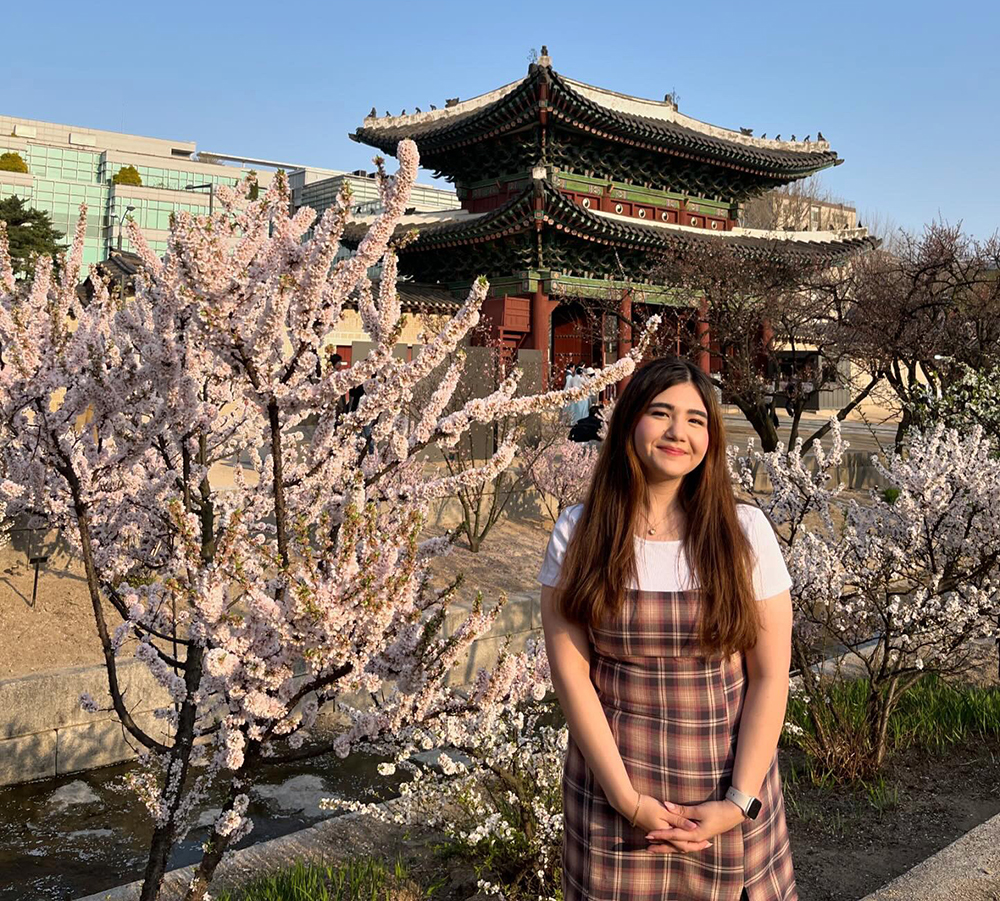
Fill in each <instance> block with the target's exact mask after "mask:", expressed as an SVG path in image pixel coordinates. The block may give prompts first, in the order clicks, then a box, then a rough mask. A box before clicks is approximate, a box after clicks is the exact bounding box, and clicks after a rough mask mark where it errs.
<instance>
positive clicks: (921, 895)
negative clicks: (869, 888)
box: [862, 814, 1000, 901]
mask: <svg viewBox="0 0 1000 901" xmlns="http://www.w3.org/2000/svg"><path fill="white" fill-rule="evenodd" d="M862 901H1000V814H997V815H996V816H995V817H993V818H992V819H989V820H987V821H986V822H985V823H981V824H980V825H978V826H976V828H975V829H970V830H969V831H968V832H966V833H965V835H963V836H962V837H961V838H959V839H956V840H955V841H953V842H952V843H951V844H950V845H946V846H945V847H944V848H942V849H941V850H940V851H938V852H937V854H934V855H932V856H931V857H928V858H927V859H926V860H922V861H921V862H920V863H918V864H917V865H916V866H915V867H913V869H911V870H907V872H905V873H903V875H902V876H897V877H896V878H895V879H893V880H892V882H889V883H886V884H885V885H883V886H882V888H880V889H876V890H875V891H874V892H872V893H871V894H870V895H866V896H865V897H864V898H863V899H862Z"/></svg>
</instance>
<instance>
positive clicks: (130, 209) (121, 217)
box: [118, 205, 135, 250]
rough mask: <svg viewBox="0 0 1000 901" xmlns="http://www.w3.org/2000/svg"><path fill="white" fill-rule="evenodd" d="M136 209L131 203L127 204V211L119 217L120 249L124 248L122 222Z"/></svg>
mask: <svg viewBox="0 0 1000 901" xmlns="http://www.w3.org/2000/svg"><path fill="white" fill-rule="evenodd" d="M134 209H135V207H134V206H131V205H130V206H127V207H125V212H124V213H122V214H121V216H119V217H118V249H119V250H121V249H122V223H123V222H124V221H125V219H126V217H127V216H128V214H129V213H131V212H132V210H134Z"/></svg>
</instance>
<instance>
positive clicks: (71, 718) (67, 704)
mask: <svg viewBox="0 0 1000 901" xmlns="http://www.w3.org/2000/svg"><path fill="white" fill-rule="evenodd" d="M470 606H471V601H466V600H463V601H456V602H454V603H453V604H452V606H451V608H450V609H449V613H448V616H447V617H446V619H445V621H444V623H443V625H442V635H444V636H445V637H447V636H449V635H451V634H453V633H454V631H455V629H457V628H458V626H459V625H460V624H461V623H462V622H464V620H465V619H466V617H467V616H468V614H469V609H470ZM507 634H510V636H511V649H512V650H513V651H520V650H523V649H524V646H525V642H526V641H527V639H528V638H530V637H532V636H534V637H536V638H537V639H538V640H542V620H541V608H540V603H539V592H538V591H537V590H535V591H528V592H522V593H519V594H517V595H512V596H511V597H510V598H509V599H508V601H507V604H506V605H505V606H504V608H503V610H502V611H501V612H500V615H499V617H498V618H497V621H496V623H494V626H493V629H492V630H491V631H490V632H488V633H487V634H485V635H483V636H482V637H481V638H479V639H478V640H476V641H475V642H473V644H472V646H471V647H470V649H469V654H468V656H467V657H466V659H465V661H464V663H462V664H458V665H456V666H455V668H454V669H453V670H452V671H451V674H450V677H449V680H448V684H449V685H454V686H460V685H466V684H469V683H470V682H471V681H472V680H473V678H474V677H475V675H476V673H477V672H478V671H479V670H480V669H482V668H484V667H485V668H490V667H492V666H493V665H494V663H495V662H496V659H497V655H498V654H499V652H500V649H501V647H502V646H503V642H504V640H505V636H506V635H507ZM118 670H119V680H120V685H121V688H122V693H123V695H124V698H125V704H126V706H127V707H128V709H129V710H130V711H131V713H132V716H133V718H134V719H135V721H136V722H137V723H138V724H139V726H140V727H141V728H143V729H145V730H146V731H147V732H149V733H150V734H152V735H153V736H154V737H156V738H161V739H166V738H168V735H167V734H166V730H165V728H164V724H163V722H162V721H160V720H157V719H156V717H154V716H153V710H155V709H156V708H157V707H166V706H168V705H169V703H170V701H169V698H168V696H167V694H166V692H165V691H164V690H163V689H162V688H161V687H160V686H159V685H157V684H156V682H155V681H154V680H153V678H152V677H151V676H150V675H149V671H148V670H147V669H146V667H145V666H144V665H142V664H141V663H139V662H138V661H137V660H133V659H126V660H121V661H119V664H118ZM83 692H89V693H90V695H91V696H92V697H93V698H94V700H95V701H96V702H97V704H98V706H100V707H110V706H111V697H110V695H109V694H108V681H107V674H106V672H105V669H104V667H103V666H78V667H72V668H69V669H61V670H53V671H51V672H47V673H38V674H35V675H32V676H24V677H21V678H18V679H5V680H2V681H0V785H14V784H17V783H19V782H30V781H32V780H35V779H47V778H50V777H52V776H60V775H63V774H65V773H73V772H78V771H80V770H88V769H93V768H94V767H99V766H107V765H109V764H113V763H121V762H123V761H126V760H130V759H132V758H133V757H134V756H135V755H136V753H137V751H138V745H137V743H136V742H135V740H134V739H132V738H131V737H130V736H128V735H127V733H125V731H124V729H123V728H122V726H121V724H120V723H119V722H118V718H117V716H116V715H115V714H114V713H113V712H110V713H98V714H88V713H86V712H84V711H83V710H82V709H81V708H80V702H79V698H80V695H81V694H82V693H83ZM344 700H346V701H348V702H349V703H352V704H354V705H355V706H358V707H365V706H367V705H368V704H370V698H369V697H368V696H359V695H345V696H344ZM323 722H325V723H326V724H327V725H329V726H333V725H334V724H335V720H334V718H332V717H328V718H326V719H325V720H324V721H323Z"/></svg>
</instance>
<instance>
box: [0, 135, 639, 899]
mask: <svg viewBox="0 0 1000 901" xmlns="http://www.w3.org/2000/svg"><path fill="white" fill-rule="evenodd" d="M397 156H398V159H399V163H400V168H399V171H398V173H397V174H396V175H395V176H393V177H388V176H385V175H384V174H381V175H380V177H379V179H378V181H379V189H380V192H381V197H382V202H383V208H384V212H383V213H381V214H380V215H379V216H378V217H377V219H376V220H375V222H374V223H373V224H372V225H371V228H370V230H369V231H368V233H367V235H366V237H365V238H364V239H363V240H362V241H361V243H360V245H359V247H358V249H357V251H356V253H355V254H354V255H353V256H352V257H350V258H348V259H345V260H337V250H338V247H339V238H340V235H341V233H342V231H343V229H344V226H345V224H346V223H347V221H348V218H349V210H350V205H349V197H348V196H347V195H346V194H345V195H343V196H342V197H341V198H340V200H339V202H338V203H336V204H335V205H334V206H332V207H331V208H330V209H329V210H327V211H326V212H325V213H324V214H323V215H322V216H321V217H320V218H319V219H318V221H317V218H316V215H315V213H314V212H313V211H312V210H309V209H300V210H298V211H296V212H295V213H294V214H293V213H292V212H291V210H290V203H289V189H288V183H287V181H286V180H285V179H284V178H283V177H282V176H281V175H280V174H279V176H277V177H276V178H275V179H274V182H273V183H272V185H271V186H270V187H269V188H268V190H267V191H266V192H265V191H260V192H259V196H256V192H254V191H253V188H254V185H253V184H251V183H247V184H244V185H243V186H242V188H241V189H240V190H239V191H237V190H231V189H227V188H220V189H218V191H217V193H216V198H217V201H218V203H217V207H218V208H217V209H216V210H215V211H214V213H213V214H212V215H211V216H194V215H192V214H189V213H180V214H178V215H177V217H176V219H175V221H174V223H173V226H172V228H171V232H170V236H169V240H168V251H167V253H166V255H165V256H164V257H163V258H162V259H160V258H158V257H157V256H156V255H155V254H154V253H153V252H152V251H151V249H150V247H149V245H148V244H147V242H146V240H145V238H144V237H143V235H142V232H141V230H140V229H139V228H138V227H137V226H136V224H135V223H129V238H130V240H131V242H132V245H133V246H134V247H135V248H136V249H137V252H138V253H139V256H140V257H141V259H142V269H141V272H140V273H139V275H138V276H137V278H136V290H135V297H134V299H127V300H124V299H121V298H118V297H114V296H112V295H111V294H110V293H109V291H108V289H107V285H106V284H104V283H103V282H102V281H101V279H100V277H99V275H98V274H97V273H96V272H93V271H92V273H91V276H92V278H93V279H94V282H95V284H96V291H95V294H94V297H93V299H92V301H91V302H90V303H89V304H87V305H86V306H84V305H83V303H82V302H81V300H80V299H79V297H78V295H77V292H76V286H77V284H78V282H79V280H80V275H81V260H82V252H83V239H84V234H85V228H86V215H85V214H86V210H85V208H81V216H80V220H79V224H78V226H77V230H76V234H75V237H74V240H73V243H72V247H71V249H70V251H69V253H68V254H67V256H66V257H65V259H64V260H62V265H61V266H60V268H59V275H58V277H56V276H54V275H53V272H52V267H51V265H50V261H49V260H47V259H43V260H41V261H39V265H38V267H37V268H36V272H35V276H34V279H33V280H31V281H30V282H27V283H19V284H16V283H15V280H14V277H13V273H12V271H11V267H10V263H9V256H8V255H7V254H6V250H5V248H4V242H3V240H0V248H4V249H2V250H0V427H2V428H3V430H4V434H3V440H2V442H0V465H2V475H3V482H2V483H0V491H2V495H3V498H4V499H5V501H6V502H7V503H8V504H9V505H10V507H11V511H12V512H17V511H26V512H30V513H32V514H34V515H38V516H43V517H44V518H45V519H46V520H47V522H48V523H49V525H50V526H53V527H58V528H60V529H62V531H63V533H64V535H65V536H66V538H67V539H68V540H69V541H71V542H72V544H73V546H74V549H75V551H76V553H77V554H78V555H79V556H80V558H81V559H82V561H83V565H84V569H85V573H86V581H87V586H88V589H89V594H90V599H91V602H92V605H93V611H94V619H95V624H96V628H97V632H98V634H99V636H100V640H101V646H102V648H103V654H104V663H105V666H106V668H107V674H108V689H109V694H110V698H111V703H112V706H113V709H114V712H115V713H116V714H117V716H118V718H119V719H120V720H121V723H122V725H123V727H124V729H125V731H126V733H127V735H128V736H129V737H130V738H131V740H133V741H134V742H135V743H136V744H137V745H138V746H141V747H142V749H143V752H144V753H143V756H142V757H141V758H140V759H141V761H142V767H141V769H140V770H139V772H138V773H137V774H136V775H134V777H133V779H132V783H133V785H134V787H135V788H136V790H137V791H138V792H139V795H140V797H141V798H142V800H143V801H144V802H145V804H146V807H147V808H148V810H149V812H150V815H151V816H152V818H153V821H154V825H155V828H154V833H153V838H152V842H151V846H150V852H149V858H148V862H147V865H146V869H145V874H144V882H143V888H142V893H141V898H142V899H143V901H152V899H154V898H156V896H157V894H158V891H159V888H160V886H161V883H162V879H163V876H164V872H165V869H166V865H167V860H168V857H169V853H170V850H171V848H172V847H173V846H174V844H175V843H176V842H177V841H179V840H180V839H181V838H182V837H183V836H184V835H185V834H186V832H187V831H188V829H189V828H190V827H191V825H192V822H193V820H194V819H195V814H196V810H197V805H198V804H199V801H200V800H201V799H203V798H204V796H205V792H206V790H207V789H208V788H209V786H211V785H213V784H220V785H221V786H222V787H223V788H224V789H225V791H226V801H225V804H224V807H223V810H222V813H221V815H220V816H219V818H218V819H217V820H216V822H215V824H214V827H213V828H212V832H211V835H210V838H209V840H208V842H207V843H206V845H205V853H204V856H203V858H202V860H201V862H200V864H199V866H198V868H197V872H196V875H195V877H194V879H193V881H192V883H191V885H190V887H189V889H188V891H187V895H186V898H187V899H189V901H201V899H203V898H205V897H206V892H207V888H208V886H209V884H210V882H211V880H212V876H213V873H214V872H215V869H216V867H217V866H218V864H219V861H220V860H221V859H222V857H223V855H224V854H225V853H226V851H227V850H228V849H229V848H230V847H231V846H232V845H233V844H234V843H235V842H237V841H238V840H239V839H240V838H242V837H243V836H244V835H246V834H247V832H248V831H249V830H250V829H251V827H252V824H251V822H250V820H249V819H248V817H247V815H246V810H247V804H248V793H249V791H250V789H251V787H252V785H253V783H254V780H255V778H256V774H257V770H258V768H259V767H260V766H261V765H262V763H263V762H265V761H270V762H275V761H282V760H285V761H289V760H301V759H303V758H304V757H308V756H312V755H317V754H320V753H327V752H330V751H332V752H335V753H336V754H337V755H339V756H340V757H347V756H348V755H350V754H351V753H354V752H357V751H366V750H370V749H372V748H378V747H381V746H382V743H384V742H391V743H392V744H393V745H394V746H395V747H398V748H402V749H403V750H404V751H406V750H408V749H412V748H418V747H421V746H422V745H421V741H422V740H423V739H424V738H425V736H424V731H425V730H426V728H427V726H428V724H432V723H435V722H444V721H448V722H458V723H461V722H466V723H468V724H480V725H481V724H482V723H483V722H485V721H486V720H488V718H489V717H490V716H491V715H493V714H491V711H494V712H495V711H496V710H498V709H504V708H505V707H507V706H510V705H516V704H517V703H518V702H520V701H521V700H523V698H524V697H525V693H526V692H527V693H530V692H532V691H534V681H533V680H532V679H527V678H520V679H519V678H509V676H510V673H511V671H512V672H513V673H514V675H515V676H517V674H518V673H519V672H521V671H522V670H523V668H524V666H525V664H524V663H523V662H522V663H517V662H515V664H514V665H513V667H511V666H507V667H504V668H501V669H500V670H498V671H497V672H493V673H486V672H481V673H480V675H479V678H478V679H477V681H476V682H475V684H474V685H473V687H472V689H471V690H469V691H460V690H458V689H454V688H450V687H448V686H447V676H448V673H449V671H450V670H451V668H452V667H453V666H454V665H455V664H456V663H460V662H461V661H462V660H463V658H464V657H465V655H466V652H467V650H468V648H469V645H470V643H471V642H472V641H473V640H475V638H476V637H477V636H479V635H481V634H483V633H484V632H485V631H487V630H488V629H489V628H490V627H491V625H492V624H493V622H494V621H495V619H496V616H497V614H498V613H499V611H500V609H501V606H502V603H503V599H501V600H500V602H498V603H497V604H496V605H495V606H494V607H493V608H492V609H485V608H484V605H483V603H482V601H481V599H478V598H477V601H476V603H475V604H474V605H473V608H472V612H471V613H470V615H469V616H468V618H467V619H466V620H465V621H464V622H463V623H462V624H461V625H460V626H459V627H458V628H457V629H455V630H454V631H453V632H452V633H451V634H450V635H449V636H448V637H442V636H441V634H440V630H441V626H442V624H443V622H444V619H445V614H446V608H447V606H448V604H449V602H450V601H451V599H452V598H453V596H454V593H455V589H454V586H452V587H451V588H446V589H443V590H431V589H430V587H429V583H428V578H429V576H428V565H429V563H430V562H431V560H432V559H433V558H434V557H435V556H437V555H439V554H441V553H443V552H444V551H445V550H446V549H447V547H448V542H447V540H442V539H425V538H422V537H421V536H422V527H423V524H424V523H425V521H426V519H427V517H428V513H429V510H430V509H431V507H432V505H433V504H435V503H437V502H438V501H439V500H440V499H441V498H443V497H445V496H446V495H448V494H453V493H454V492H455V490H456V488H457V487H459V486H460V485H470V484H477V483H479V482H483V481H487V480H489V479H492V478H493V477H494V476H495V475H496V474H497V473H498V472H500V471H502V470H503V469H504V468H505V467H506V466H507V465H508V464H509V463H510V461H511V459H512V458H513V456H514V451H515V444H514V442H513V440H509V441H505V442H503V443H501V444H499V446H497V448H496V449H495V451H494V453H493V455H492V456H491V458H490V459H489V460H487V461H485V462H484V464H483V465H482V466H480V467H478V468H476V469H473V470H469V471H464V472H462V473H459V474H456V475H448V474H442V473H441V472H440V471H439V470H438V471H431V472H430V473H429V474H428V473H427V472H425V468H424V455H425V453H426V452H427V451H428V450H429V449H430V448H431V447H432V446H436V447H437V448H444V449H446V448H448V447H450V446H454V444H455V443H456V442H457V441H459V440H461V437H462V436H463V434H464V433H465V432H466V431H467V430H468V429H469V428H470V427H471V426H473V425H474V424H482V423H489V422H492V421H493V420H494V419H495V418H496V417H498V416H523V415H528V414H532V413H535V412H538V411H542V410H547V409H558V408H559V407H561V406H562V405H563V404H565V403H566V402H567V401H568V400H575V399H578V398H580V397H584V396H587V395H589V394H590V393H592V392H594V391H596V390H600V389H601V388H602V387H604V386H605V385H607V384H611V383H613V382H615V381H617V380H619V379H621V378H622V377H624V376H626V375H627V374H628V373H630V372H631V371H632V370H633V368H634V366H635V361H636V360H637V359H639V358H640V357H641V354H642V353H643V352H644V351H645V348H646V343H644V342H640V343H639V345H638V346H637V348H636V351H635V353H634V354H633V355H631V356H629V357H627V358H625V359H623V360H621V361H619V362H618V363H616V364H615V365H614V366H611V367H608V368H607V369H605V370H603V371H602V372H601V373H600V374H599V376H598V377H597V378H595V379H594V380H592V381H591V382H590V383H588V384H586V385H583V386H580V387H578V388H575V389H571V390H570V391H569V392H549V393H547V394H542V395H534V396H528V397H520V396H516V390H517V385H518V372H517V371H513V372H512V373H511V374H510V375H509V376H507V377H506V378H505V379H504V380H503V381H502V382H501V384H500V385H499V387H497V388H496V390H493V391H492V392H490V393H489V394H487V395H486V396H483V397H477V398H472V399H470V400H469V401H468V402H466V403H464V404H463V405H462V406H461V407H459V408H458V409H453V410H450V411H448V412H445V411H446V409H447V408H448V405H449V402H450V400H451V397H452V395H453V393H454V391H455V389H456V386H457V384H458V382H459V379H460V377H461V374H462V365H463V364H462V358H461V356H460V355H458V354H456V351H457V349H458V347H459V345H460V343H461V342H462V340H463V338H464V336H465V335H466V334H467V332H468V331H469V330H470V329H471V328H472V327H474V326H475V324H476V322H477V321H478V318H479V307H480V304H481V303H482V301H483V298H484V297H485V295H486V291H487V284H486V282H485V280H483V279H480V280H478V281H477V282H476V283H475V284H474V285H473V286H472V288H471V290H470V293H469V295H468V297H467V299H466V300H465V302H464V303H463V304H462V306H461V307H460V309H459V310H458V311H457V312H456V313H455V314H454V315H453V316H452V317H450V318H449V319H448V320H447V321H446V322H445V323H444V324H443V325H442V326H441V328H440V329H439V330H437V332H436V334H434V335H432V336H429V337H428V340H427V341H426V343H425V344H424V345H423V346H422V347H421V349H420V351H419V353H418V354H416V355H415V356H414V359H413V360H412V361H410V362H406V361H403V360H399V359H396V358H395V357H394V356H393V353H392V351H393V346H394V344H395V342H396V340H397V339H398V337H399V335H400V331H401V329H402V325H403V320H402V317H401V314H400V301H399V297H398V295H397V293H396V290H395V282H396V267H397V262H396V256H395V253H394V249H393V248H394V245H393V241H394V240H395V239H394V233H395V231H396V227H397V225H398V223H399V221H400V218H401V217H402V215H403V212H404V210H405V208H406V204H407V199H408V196H409V193H410V189H411V186H412V184H413V181H414V179H415V177H416V172H417V165H418V157H417V150H416V146H415V145H414V144H413V143H412V142H409V141H403V142H401V143H400V145H399V147H398V151H397ZM254 196H256V199H251V198H252V197H254ZM310 228H313V233H312V237H310V238H309V239H308V240H303V238H304V235H305V233H306V232H307V230H308V229H310ZM379 262H381V265H382V277H381V280H380V282H379V288H378V290H377V291H375V290H374V289H373V287H372V283H371V282H370V281H369V280H368V277H367V273H368V270H369V268H370V267H371V266H373V265H375V264H377V263H379ZM348 303H353V304H355V305H356V307H357V310H358V312H359V314H360V316H361V319H362V321H363V324H364V327H365V330H366V331H367V332H368V334H369V335H370V336H371V339H372V342H373V345H374V346H373V348H372V350H371V352H370V354H369V355H368V356H367V357H366V358H365V359H363V360H360V361H357V362H355V363H354V365H352V366H351V367H350V368H347V369H337V370H333V369H331V370H329V371H326V372H324V371H323V370H322V368H321V367H318V366H317V356H318V354H319V352H320V350H321V346H322V340H323V337H324V336H325V335H327V334H329V333H330V332H331V331H332V330H334V329H335V328H336V327H337V324H338V322H339V321H340V319H341V316H342V314H343V312H344V310H345V307H346V305H347V304H348ZM442 364H444V365H443V366H442ZM439 367H440V368H439ZM436 371H437V372H442V371H443V375H434V379H435V380H436V383H435V385H434V387H433V390H432V391H431V393H430V398H429V400H428V402H427V403H426V404H425V405H424V406H423V408H422V411H421V415H420V416H419V417H418V418H413V417H408V416H406V415H404V412H403V411H405V410H407V408H408V400H409V399H410V398H411V397H412V395H413V392H414V391H415V390H416V389H417V386H418V385H420V384H421V383H423V382H425V380H427V379H428V378H429V377H431V375H432V373H435V372H436ZM317 373H319V375H317ZM356 386H363V387H364V396H363V398H362V400H361V402H360V403H359V404H358V406H357V409H356V410H354V411H351V412H347V413H345V412H344V411H343V409H342V407H339V405H338V402H337V401H338V398H341V397H342V396H343V395H344V394H345V393H346V392H348V391H349V390H350V389H351V388H353V387H356ZM220 473H222V475H220ZM105 604H110V605H111V607H112V608H113V609H114V610H115V611H116V616H117V618H118V619H119V622H118V624H117V625H115V624H114V623H111V622H109V621H108V619H107V618H106V616H105ZM133 648H134V655H135V656H136V657H137V658H139V659H140V660H141V661H142V662H143V663H144V664H145V665H146V666H147V667H148V668H149V670H150V671H151V673H152V675H153V676H154V677H155V679H156V680H157V682H158V683H159V684H160V685H161V686H163V688H164V689H165V690H166V692H167V693H168V695H169V697H170V701H171V703H170V704H169V705H168V706H166V707H164V708H163V709H161V710H159V711H157V716H158V717H159V718H160V720H161V721H162V724H163V726H164V729H163V730H162V731H156V730H149V729H146V728H143V726H142V725H141V724H140V723H138V722H137V721H136V720H135V719H134V718H133V716H132V714H131V713H130V710H129V706H128V704H127V703H126V699H125V697H124V696H123V692H122V686H121V684H120V681H119V677H118V668H117V667H118V660H119V656H120V655H121V654H123V653H125V652H126V651H128V650H130V649H133ZM352 696H353V697H355V698H356V697H359V696H365V697H371V698H372V702H371V704H361V703H360V702H356V703H353V704H352V703H349V701H350V698H351V697H352ZM81 703H82V704H83V706H84V707H86V708H88V709H92V710H93V709H96V707H97V703H96V702H95V701H94V699H92V698H89V697H83V698H81ZM324 706H330V707H331V708H333V709H335V710H337V711H338V713H339V714H340V716H341V717H342V721H343V722H344V723H345V725H344V726H343V728H342V729H340V730H339V731H337V732H336V733H335V734H334V735H332V736H327V737H325V738H323V739H322V740H320V739H321V736H319V735H316V736H312V735H311V732H313V731H315V725H316V723H317V717H318V715H319V713H320V711H321V709H322V708H323V707H324Z"/></svg>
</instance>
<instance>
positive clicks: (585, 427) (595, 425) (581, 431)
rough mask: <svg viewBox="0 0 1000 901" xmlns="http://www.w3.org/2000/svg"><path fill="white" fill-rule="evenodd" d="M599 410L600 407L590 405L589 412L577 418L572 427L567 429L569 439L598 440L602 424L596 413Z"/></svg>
mask: <svg viewBox="0 0 1000 901" xmlns="http://www.w3.org/2000/svg"><path fill="white" fill-rule="evenodd" d="M600 410H601V408H600V407H597V406H594V407H591V408H590V412H589V413H588V414H587V415H586V416H584V417H583V419H578V420H577V421H576V424H575V425H574V426H573V428H571V429H570V430H569V440H570V441H600V440H601V436H600V432H601V425H602V420H601V417H600V416H599V415H598V414H599V413H600Z"/></svg>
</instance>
